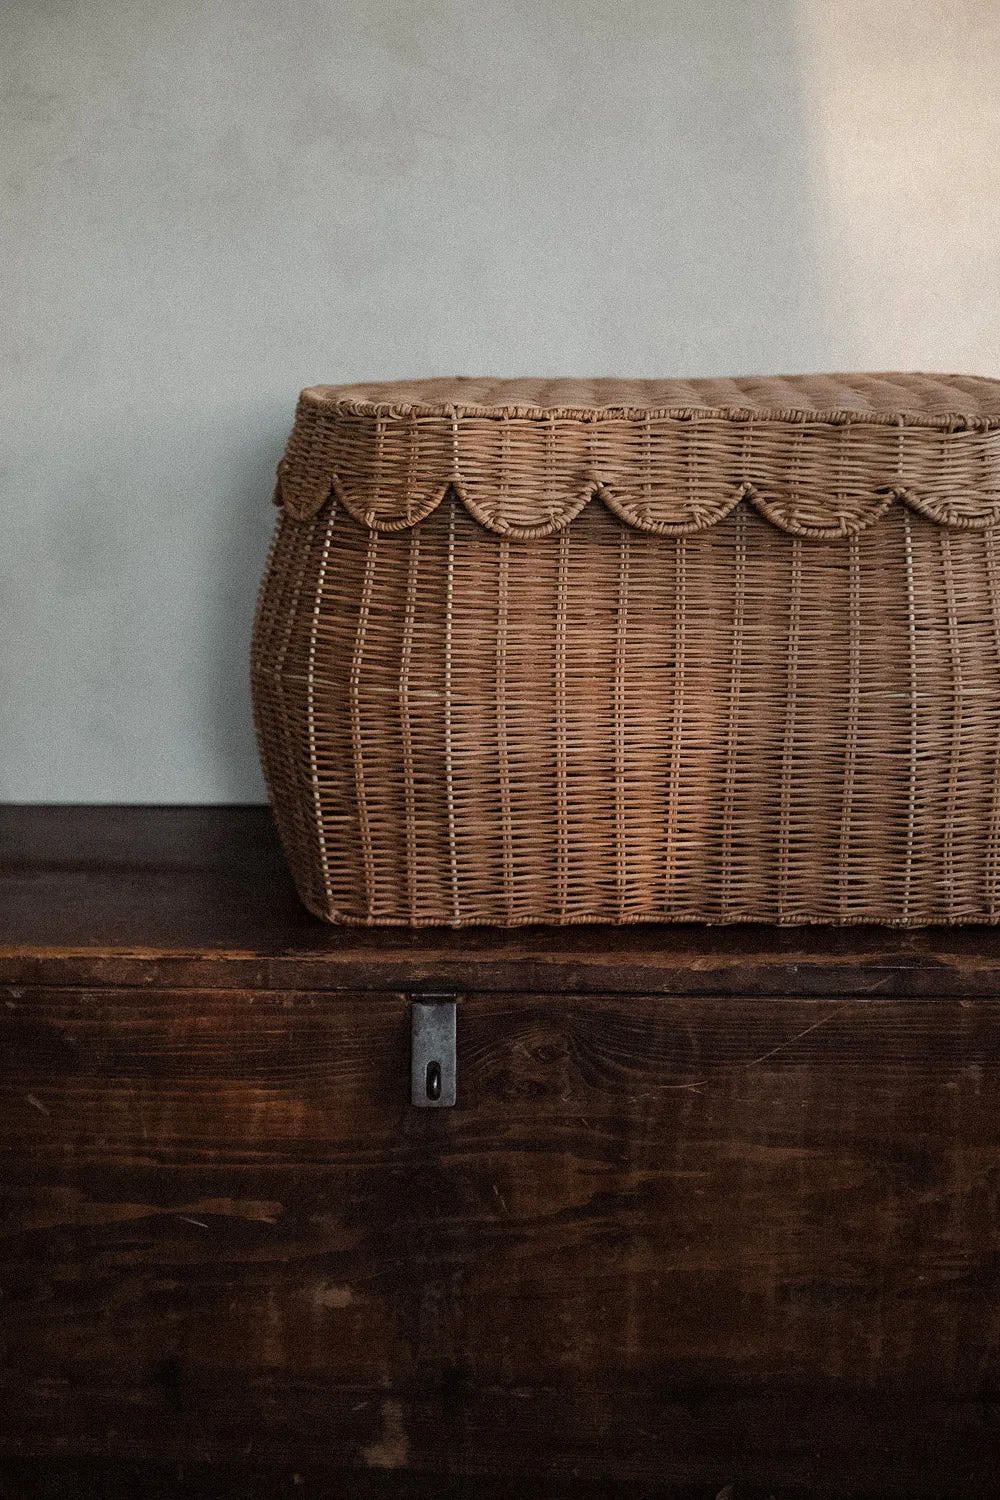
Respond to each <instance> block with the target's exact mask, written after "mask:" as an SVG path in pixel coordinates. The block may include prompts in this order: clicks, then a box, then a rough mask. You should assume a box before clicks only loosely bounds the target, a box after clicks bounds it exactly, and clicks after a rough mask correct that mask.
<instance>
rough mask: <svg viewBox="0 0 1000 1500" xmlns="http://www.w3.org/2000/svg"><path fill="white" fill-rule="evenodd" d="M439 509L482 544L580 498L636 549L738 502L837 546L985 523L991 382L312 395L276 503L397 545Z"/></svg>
mask: <svg viewBox="0 0 1000 1500" xmlns="http://www.w3.org/2000/svg"><path fill="white" fill-rule="evenodd" d="M449 490H453V491H454V492H455V493H456V494H457V495H458V496H459V498H460V499H461V501H462V503H463V504H464V505H465V507H466V509H467V510H469V511H470V513H471V514H472V515H473V516H474V517H475V518H476V520H477V521H479V522H480V523H481V524H482V525H483V526H485V527H488V529H489V530H491V531H493V532H496V533H497V534H498V535H501V536H508V537H512V538H516V539H529V538H533V537H542V536H549V535H551V534H552V533H553V532H556V531H560V530H562V529H563V528H564V527H565V526H567V525H568V524H569V523H570V522H571V521H572V520H573V518H574V517H575V516H576V515H578V514H579V512H580V511H581V510H582V509H583V507H584V506H585V505H586V504H587V503H588V502H589V501H590V500H591V498H592V497H595V496H596V497H598V498H599V499H600V500H601V501H603V502H604V504H606V505H607V506H608V507H609V508H610V509H611V510H612V511H614V513H615V514H616V515H618V516H619V517H620V518H621V519H622V520H623V521H625V522H627V523H628V524H629V525H630V526H634V527H636V528H638V529H639V530H641V531H649V532H658V533H666V534H674V535H683V534H685V533H689V532H694V531H700V530H703V529H704V528H706V527H708V526H712V525H715V524H716V523H717V522H718V521H720V520H721V519H722V518H723V517H724V516H726V515H727V514H728V513H729V512H730V511H731V510H732V509H733V507H734V506H735V505H737V504H738V503H739V502H740V501H741V500H744V499H745V500H747V501H749V502H750V503H752V504H753V505H754V506H755V507H756V508H757V509H758V510H759V511H760V512H761V514H762V515H764V516H765V517H766V518H767V519H768V520H769V521H771V522H772V523H773V524H774V525H775V526H777V527H779V528H780V529H782V530H783V531H786V532H790V533H791V534H793V535H796V536H805V537H817V538H824V537H825V538H833V537H845V536H850V535H853V534H856V533H857V532H860V531H863V530H864V529H865V528H866V527H867V526H870V525H871V524H872V522H873V521H875V520H876V519H877V518H878V517H879V516H880V515H882V514H883V512H884V511H885V510H886V509H887V508H888V506H890V505H892V504H893V503H894V502H895V501H897V500H901V501H903V502H905V503H906V504H907V505H909V506H911V507H912V508H913V509H915V510H917V511H919V512H920V513H921V514H923V515H925V516H927V517H928V518H929V519H930V520H932V521H935V522H937V523H938V524H939V525H943V526H955V527H960V528H965V529H974V530H984V529H986V528H987V527H990V526H994V525H996V524H998V523H1000V381H998V380H991V379H986V378H983V377H978V376H966V375H927V374H857V375H793V376H759V377H755V376H751V377H740V378H732V379H713V380H615V379H594V380H570V379H563V380H541V379H538V380H535V379H519V380H491V379H479V378H458V379H452V380H412V381H400V382H395V383H392V384H375V385H346V386H329V385H318V386H311V387H309V388H308V389H307V390H305V391H303V392H302V395H301V396H300V398H299V404H298V409H297V412H296V419H295V427H294V429H293V432H292V435H291V437H290V438H289V442H288V447H287V449H286V452H285V455H284V457H283V459H282V461H281V463H280V464H279V466H278V486H277V489H276V492H275V499H276V500H277V501H278V503H280V504H283V505H284V507H285V510H286V511H287V512H288V514H289V515H291V516H293V517H295V518H296V519H299V520H307V519H309V518H311V517H312V516H315V515H316V514H318V512H319V511H320V510H321V509H322V507H323V506H324V505H325V504H326V503H327V501H328V500H329V499H330V498H331V496H332V495H335V496H336V497H337V499H338V501H339V503H340V504H342V505H343V506H344V508H345V509H346V510H347V511H349V512H350V514H351V515H352V516H354V517H355V519H356V520H358V521H359V522H361V524H362V525H364V526H367V527H369V528H371V529H372V530H376V531H399V530H403V529H405V528H407V527H410V526H414V525H416V524H417V523H418V522H420V521H422V520H423V519H424V518H425V517H426V516H428V515H429V514H430V513H431V511H433V510H434V509H435V507H436V506H437V505H439V504H440V502H441V500H442V499H443V498H444V496H445V495H446V494H447V493H448V491H449Z"/></svg>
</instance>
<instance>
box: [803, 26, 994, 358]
mask: <svg viewBox="0 0 1000 1500" xmlns="http://www.w3.org/2000/svg"><path fill="white" fill-rule="evenodd" d="M797 28H798V44H799V52H800V57H801V66H802V89H801V95H802V98H803V100H804V102H805V107H806V110H807V113H808V117H809V122H810V129H811V133H812V152H811V155H812V166H813V171H814V190H815V195H816V210H817V213H818V215H819V216H820V217H821V218H822V217H823V216H825V219H826V223H825V226H824V230H825V233H824V235H823V240H824V244H825V258H826V262H827V264H826V267H825V273H826V276H825V279H826V283H827V296H828V299H829V307H828V313H829V325H830V328H831V341H832V344H833V349H834V354H835V360H834V362H835V363H837V364H838V365H839V366H840V367H841V368H844V367H848V368H862V369H865V368H867V369H886V368H894V369H931V370H953V371H954V370H962V371H970V372H975V373H978V374H984V375H997V374H1000V302H998V299H997V286H998V285H1000V111H998V109H997V88H996V80H997V77H998V74H1000V6H997V5H996V4H995V3H993V0H965V3H963V0H883V3H881V4H879V5H871V4H869V3H865V0H841V3H838V4H836V5H831V4H830V3H829V0H799V3H798V11H797ZM818 290H819V289H818Z"/></svg>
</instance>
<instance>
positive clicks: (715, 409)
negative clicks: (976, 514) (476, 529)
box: [299, 371, 1000, 432]
mask: <svg viewBox="0 0 1000 1500" xmlns="http://www.w3.org/2000/svg"><path fill="white" fill-rule="evenodd" d="M813 378H820V379H825V380H832V381H839V382H843V383H844V385H845V387H848V386H850V385H851V383H852V382H856V381H858V380H861V381H882V382H886V383H891V382H896V381H911V380H928V381H934V382H949V381H964V382H970V381H971V382H973V383H975V384H976V385H977V386H981V387H982V389H983V394H984V396H985V395H986V394H987V393H991V394H995V400H996V406H995V409H991V410H988V411H979V412H976V411H972V410H966V411H960V410H955V409H950V408H949V409H944V408H942V409H941V410H932V411H921V410H918V409H916V408H915V407H912V406H907V405H906V404H905V402H901V403H900V404H899V405H898V406H897V405H886V406H885V407H884V408H882V409H879V408H863V407H859V406H826V407H820V406H810V405H807V404H802V405H798V406H788V405H784V406H780V405H766V404H763V405H760V404H743V405H738V404H715V403H711V402H706V403H701V404H698V403H690V402H686V403H680V404H678V403H668V404H665V405H664V404H652V403H649V402H646V403H644V402H642V401H637V402H634V403H627V404H625V403H613V404H607V405H589V406H588V405H573V404H569V405H566V404H553V405H547V404H538V403H534V402H530V401H529V402H524V401H514V402H490V403H485V404H484V403H482V402H476V401H467V400H463V399H462V396H461V391H462V387H463V385H469V384H471V385H475V384H480V383H481V382H480V379H479V377H474V376H458V377H456V378H455V379H454V380H452V381H450V382H447V384H449V385H451V386H452V387H453V389H454V396H453V398H452V399H447V400H436V401H422V400H419V399H407V398H405V397H400V395H398V394H396V395H393V394H392V393H394V392H396V393H398V392H399V391H400V390H401V389H403V388H414V387H420V386H428V387H430V386H433V387H439V386H440V385H441V383H442V382H440V381H438V380H412V381H387V382H381V383H379V382H376V383H372V384H368V385H363V384H355V385H325V384H318V385H311V386H306V387H305V389H304V390H303V391H302V392H301V395H300V398H299V399H300V401H301V402H302V403H303V404H305V405H309V406H313V407H317V408H319V409H321V410H323V411H324V412H326V413H328V414H334V415H340V416H348V417H374V418H380V419H383V420H386V419H388V420H407V419H413V418H420V417H436V418H441V417H448V418H456V417H457V418H463V417H471V418H476V419H490V418H494V419H497V420H503V419H508V420H510V419H513V420H518V421H531V420H536V421H551V420H560V421H579V422H608V421H618V422H620V421H627V422H646V421H650V420H653V421H677V422H682V423H695V422H699V421H717V422H718V421H724V422H734V423H751V422H752V423H775V424H781V425H788V424H791V425H796V426H802V425H818V426H832V427H843V426H847V425H854V426H867V427H923V428H932V429H938V430H942V431H946V432H955V431H963V430H969V431H978V432H987V431H992V430H994V429H996V428H1000V379H996V378H994V377H992V376H986V375H976V376H970V375H962V374H958V373H933V372H927V371H912V372H901V371H870V372H869V371H865V372H863V373H854V374H850V373H837V372H834V373H831V374H829V375H824V376H817V377H811V376H798V375H787V376H774V377H764V378H763V379H762V381H761V382H760V383H761V384H764V385H766V384H767V383H769V381H772V380H773V382H774V383H775V384H777V383H779V382H780V383H782V384H788V383H796V382H799V381H805V380H808V379H813ZM503 383H504V384H509V385H511V386H516V385H518V384H521V383H522V382H521V381H517V380H511V381H509V382H503ZM524 383H525V384H533V383H535V382H533V381H525V382H524ZM621 383H622V384H623V385H625V386H627V385H629V384H634V385H635V387H636V389H637V390H638V388H639V387H640V386H641V385H643V384H648V383H649V382H642V381H635V382H628V381H624V382H621ZM685 383H686V384H691V385H697V384H698V383H699V382H697V381H693V382H685ZM703 383H707V382H703ZM903 389H904V387H902V386H900V394H901V395H902V393H903ZM361 392H365V393H367V394H360V393H361ZM380 392H384V393H385V394H384V397H380V395H379V393H380ZM956 394H957V393H956Z"/></svg>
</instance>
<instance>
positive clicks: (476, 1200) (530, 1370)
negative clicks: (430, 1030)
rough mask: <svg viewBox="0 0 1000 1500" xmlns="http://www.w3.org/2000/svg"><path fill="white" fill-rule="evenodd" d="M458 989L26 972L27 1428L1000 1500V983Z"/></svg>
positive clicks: (349, 1462) (5, 1257)
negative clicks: (417, 1058) (823, 989)
mask: <svg viewBox="0 0 1000 1500" xmlns="http://www.w3.org/2000/svg"><path fill="white" fill-rule="evenodd" d="M459 1017H460V1019H459V1028H460V1030H459V1037H460V1042H459V1104H458V1107H457V1108H456V1109H454V1110H448V1111H424V1110H414V1109H412V1108H411V1107H410V1106H409V1104H408V1102H407V1071H408V1060H407V1038H408V1014H407V1002H406V999H405V996H404V994H403V993H402V992H393V991H384V992H381V993H378V994H373V993H370V992H361V991H359V992H354V993H334V992H320V991H317V990H270V991H268V990H265V989H259V988H258V989H253V990H247V989H228V990H227V989H224V988H219V989H202V990H199V989H157V988H156V987H155V986H150V987H148V988H144V989H138V988H134V987H124V986H122V987H115V986H113V985H110V984H104V985H101V986H96V987H93V988H79V987H76V986H67V987H47V988H41V987H33V986H30V985H25V984H9V983H8V984H6V985H4V986H3V988H2V989H0V1046H2V1049H3V1057H4V1069H3V1090H2V1098H0V1151H2V1155H3V1161H4V1174H3V1178H2V1184H0V1202H2V1213H3V1220H2V1223H3V1237H2V1242H0V1263H2V1275H0V1285H2V1291H3V1298H2V1301H0V1309H2V1311H0V1319H2V1322H0V1333H2V1340H3V1374H2V1385H0V1391H2V1397H0V1399H2V1402H3V1422H2V1429H0V1445H2V1449H3V1451H4V1452H5V1453H6V1454H7V1455H8V1456H13V1455H17V1454H21V1455H28V1454H33V1453H36V1454H47V1455H52V1454H56V1453H64V1454H70V1455H78V1456H82V1455H87V1454H90V1455H93V1456H101V1455H112V1456H117V1457H118V1458H120V1459H121V1460H122V1461H125V1460H132V1461H139V1460H141V1461H144V1462H150V1461H163V1462H167V1461H181V1460H184V1461H216V1462H224V1461H225V1462H230V1463H231V1462H234V1461H236V1460H241V1461H244V1462H249V1461H251V1460H252V1461H255V1462H272V1463H280V1462H284V1461H285V1460H286V1459H287V1457H288V1455H289V1454H294V1455H295V1460H296V1462H297V1463H301V1464H302V1465H309V1464H324V1465H330V1466H333V1467H340V1468H344V1469H349V1468H353V1469H356V1470H359V1471H371V1472H373V1473H386V1474H389V1473H393V1472H398V1473H416V1474H420V1473H424V1474H427V1473H438V1474H441V1475H448V1474H451V1475H454V1476H462V1475H465V1476H475V1475H481V1476H484V1478H485V1477H489V1478H491V1479H496V1478H497V1476H508V1477H510V1478H511V1479H517V1480H518V1482H519V1483H520V1482H522V1481H523V1482H524V1483H528V1482H529V1481H530V1482H531V1483H535V1482H536V1481H541V1480H543V1479H544V1480H547V1481H549V1482H552V1483H555V1482H557V1481H558V1482H560V1483H565V1484H570V1483H572V1482H577V1483H583V1482H585V1481H586V1482H590V1483H597V1484H599V1483H605V1484H607V1485H611V1484H625V1483H632V1484H636V1485H642V1484H645V1485H651V1484H660V1485H665V1484H668V1483H671V1484H695V1483H702V1482H705V1481H706V1479H708V1478H714V1477H715V1476H718V1480H719V1487H720V1488H722V1487H723V1485H724V1484H725V1483H735V1484H741V1485H771V1486H773V1487H777V1486H780V1485H787V1486H794V1485H806V1486H812V1488H813V1490H814V1491H816V1492H818V1491H819V1489H820V1488H822V1487H823V1486H826V1487H827V1488H828V1489H830V1488H832V1487H833V1486H834V1485H839V1486H841V1490H842V1491H843V1490H844V1488H845V1487H850V1486H853V1492H857V1493H861V1492H862V1491H863V1490H867V1491H869V1492H875V1493H881V1494H887V1495H888V1494H892V1495H910V1494H913V1495H916V1494H923V1495H944V1494H952V1493H954V1494H961V1495H966V1494H970V1495H971V1494H983V1495H986V1494H990V1495H992V1494H995V1493H996V1491H997V1476H998V1474H1000V1354H998V1339H1000V1311H998V1297H997V1292H998V1286H1000V1240H998V1230H1000V1196H998V1195H1000V1110H998V1104H1000V1098H998V1095H1000V1079H998V1073H997V1067H996V1062H997V1052H998V1047H1000V1008H998V1004H997V1002H995V1001H993V1000H990V999H984V998H977V997H971V998H970V997H965V998H956V997H954V996H947V995H944V996H930V997H923V996H905V995H904V996H892V995H889V996H885V995H876V996H874V997H861V998H852V997H845V996H843V995H832V996H811V995H800V996H792V997H789V996H784V997H781V996H778V997H775V996H764V997H759V996H758V997H749V996H748V997H740V996H728V997H724V998H723V999H718V998H712V997H704V996H702V997H698V996H694V997H692V996H685V997H680V996H672V995H663V994H660V995H650V996H640V995H630V996H626V997H622V996H620V995H615V994H606V995H582V994H578V995H566V994H562V995H560V994H552V993H546V994H531V993H524V994H514V995H508V996H501V995H497V994H481V993H467V994H465V995H463V997H462V998H461V999H460V1002H459ZM955 1486H959V1487H957V1488H956V1487H955Z"/></svg>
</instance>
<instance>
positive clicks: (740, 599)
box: [253, 375, 1000, 926]
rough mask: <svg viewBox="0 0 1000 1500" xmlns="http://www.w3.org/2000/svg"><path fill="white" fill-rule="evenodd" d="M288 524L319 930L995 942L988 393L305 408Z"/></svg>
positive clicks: (284, 577) (306, 861) (291, 805)
mask: <svg viewBox="0 0 1000 1500" xmlns="http://www.w3.org/2000/svg"><path fill="white" fill-rule="evenodd" d="M276 499H277V500H278V502H279V503H280V504H281V505H282V514H281V517H280V520H279V523H278V527H277V533H276V536H275V540H274V545H273V548H272V552H271V556H270V560H269V563H268V567H267V574H266V577H265V580H264V584H263V588H262V591H261V596H260V604H259V609H258V616H257V623H256V628H255V635H254V645H253V690H254V704H255V714H256V722H257V728H258V734H259V740H260V746H261V752H262V756H263V762H264V769H265V773H266V777H267V781H268V785H269V788H270V793H271V798H272V801H273V804H274V809H275V813H276V817H277V822H278V827H279V830H280V833H281V837H282V840H283V843H284V846H285V849H286V851H287V854H288V858H289V861H290V863H291V867H292V870H293V873H294V875H295V879H296V882H297V884H298V888H299V891H300V893H301V895H302V899H303V900H304V901H305V903H306V905H307V906H308V907H309V908H310V910H311V911H313V912H315V913H316V914H317V915H318V916H321V917H324V918H326V919H327V920H329V921H335V922H360V923H412V924H415V925H416V924H424V923H447V924H450V925H453V926H464V925H467V924H472V923H489V924H495V925H502V926H514V925H518V924H521V923H530V922H554V923H566V922H644V921H657V920H670V921H687V920H695V921H712V922H739V921H751V920H763V921H775V922H786V923H795V922H890V923H902V924H914V925H916V924H923V923H927V922H995V921H996V920H997V918H998V916H1000V883H998V882H1000V774H998V750H1000V540H998V532H997V530H996V529H994V528H995V526H996V524H997V522H998V521H1000V382H997V381H992V380H982V379H975V378H972V377H962V376H927V375H834V376H823V377H818V376H816V377H794V378H784V379H782V378H770V379H741V380H704V381H683V382H682V381H634V382H621V381H612V380H594V381H535V380H519V381H490V380H459V381H420V382H412V383H406V384H399V385H388V386H367V387H340V388H338V387H330V386H317V387H314V388H313V389H310V390H307V391H305V392H303V394H302V397H301V399H300V402H299V406H298V413H297V417H296V422H295V428H294V431H293V433H292V436H291V439H290V441H289V444H288V449H287V451H286V454H285V457H284V459H283V460H282V462H281V465H280V467H279V483H278V490H277V493H276Z"/></svg>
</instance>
